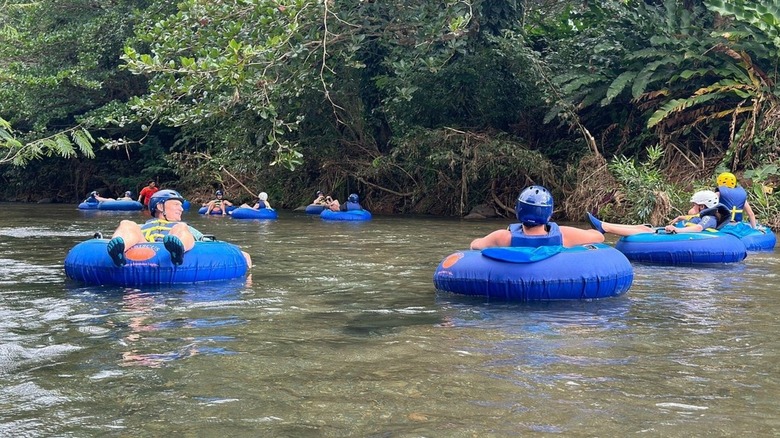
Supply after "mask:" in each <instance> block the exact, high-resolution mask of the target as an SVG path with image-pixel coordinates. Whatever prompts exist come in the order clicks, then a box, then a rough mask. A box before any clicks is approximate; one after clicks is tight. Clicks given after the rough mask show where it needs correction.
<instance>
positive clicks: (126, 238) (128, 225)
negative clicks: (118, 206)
mask: <svg viewBox="0 0 780 438" xmlns="http://www.w3.org/2000/svg"><path fill="white" fill-rule="evenodd" d="M144 241H146V238H144V234H143V232H141V226H140V225H138V224H137V223H135V222H133V221H129V220H123V221H121V222H119V226H118V227H117V228H116V230H114V234H112V235H111V240H109V241H108V245H106V251H108V255H109V256H110V257H111V260H112V261H113V262H114V264H115V265H117V266H123V265H124V264H125V263H127V261H126V260H125V251H127V250H128V249H130V248H132V247H133V246H134V245H136V244H138V243H141V242H144Z"/></svg>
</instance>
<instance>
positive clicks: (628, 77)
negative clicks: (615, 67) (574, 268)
mask: <svg viewBox="0 0 780 438" xmlns="http://www.w3.org/2000/svg"><path fill="white" fill-rule="evenodd" d="M636 75H637V73H636V72H635V71H625V72H623V73H621V74H620V75H619V76H618V77H617V78H615V80H614V81H612V83H611V84H609V88H608V89H607V97H606V98H605V99H604V100H603V101H602V102H601V106H606V105H609V103H611V102H612V99H614V98H615V97H617V96H618V95H619V94H620V93H621V92H623V90H624V89H625V88H626V86H627V85H628V83H629V82H631V81H633V80H634V78H635V77H636Z"/></svg>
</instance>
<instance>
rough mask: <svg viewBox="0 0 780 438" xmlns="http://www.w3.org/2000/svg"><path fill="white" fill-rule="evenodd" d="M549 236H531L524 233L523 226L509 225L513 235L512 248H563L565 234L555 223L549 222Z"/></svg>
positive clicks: (547, 226)
mask: <svg viewBox="0 0 780 438" xmlns="http://www.w3.org/2000/svg"><path fill="white" fill-rule="evenodd" d="M545 229H546V230H547V235H545V236H529V235H527V234H525V233H523V224H511V225H509V232H511V233H512V243H510V246H526V247H532V248H538V247H540V246H562V245H563V234H561V229H560V228H559V227H558V224H556V223H555V222H547V225H545Z"/></svg>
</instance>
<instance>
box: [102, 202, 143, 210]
mask: <svg viewBox="0 0 780 438" xmlns="http://www.w3.org/2000/svg"><path fill="white" fill-rule="evenodd" d="M143 208H144V206H143V204H141V203H140V202H138V201H103V202H101V203H99V204H98V206H97V209H98V210H110V211H137V210H141V209H143Z"/></svg>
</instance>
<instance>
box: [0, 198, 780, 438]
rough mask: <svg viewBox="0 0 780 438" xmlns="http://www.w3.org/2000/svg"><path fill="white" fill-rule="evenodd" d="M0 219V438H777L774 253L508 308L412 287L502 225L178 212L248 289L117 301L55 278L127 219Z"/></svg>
mask: <svg viewBox="0 0 780 438" xmlns="http://www.w3.org/2000/svg"><path fill="white" fill-rule="evenodd" d="M1 207H2V209H3V216H2V218H0V436H26V437H38V436H73V437H75V436H123V437H124V436H133V437H136V436H140V437H145V436H163V435H171V436H198V437H211V436H219V437H224V436H231V437H234V436H246V437H257V436H268V437H271V436H273V437H277V436H278V437H299V436H304V437H342V436H365V437H477V436H479V437H491V436H495V437H501V436H566V437H592V436H628V435H631V436H663V437H676V436H679V437H688V436H704V435H706V436H724V437H726V436H738V435H742V434H751V435H756V436H777V435H779V434H780V407H778V403H777V400H778V399H780V360H779V359H780V357H779V356H780V336H779V335H778V333H780V318H778V315H779V314H780V300H778V298H777V297H778V292H777V289H778V285H780V280H779V279H778V276H779V275H780V256H778V253H777V252H774V253H771V252H770V253H751V254H750V255H749V256H748V258H747V259H746V260H745V261H744V262H741V263H738V264H734V265H730V266H723V267H717V268H682V267H650V266H642V265H635V266H634V268H635V280H634V284H633V286H632V288H631V290H630V291H629V292H628V293H627V294H626V295H624V296H622V297H619V298H611V299H605V300H600V301H592V302H553V303H529V304H512V303H500V302H490V301H486V300H481V299H476V300H475V299H468V298H466V297H459V296H454V295H451V294H447V293H442V292H438V293H437V292H436V291H435V290H434V288H433V284H432V275H433V271H434V269H435V268H436V266H437V264H438V263H439V261H440V260H441V259H442V258H444V257H445V256H447V255H448V254H450V253H452V252H454V251H456V250H458V249H463V248H465V247H466V246H467V245H468V243H469V242H470V240H471V239H472V238H474V237H477V236H480V235H484V234H486V233H487V232H489V231H492V230H494V229H497V228H501V227H504V226H505V225H506V223H507V222H504V221H489V222H465V221H459V220H451V219H438V218H427V217H382V216H375V217H374V219H373V220H372V221H370V222H361V223H328V222H323V221H321V220H320V219H319V217H316V216H315V217H307V216H306V215H304V214H302V213H293V212H281V213H280V217H279V220H277V221H265V222H261V221H238V220H233V219H230V218H222V217H203V216H199V215H197V214H193V213H188V214H187V215H186V216H185V219H186V220H188V221H189V222H190V223H191V224H192V225H194V226H195V227H196V228H198V229H200V230H201V231H203V232H205V233H206V234H214V235H216V236H217V237H218V238H219V239H221V240H227V241H230V242H232V243H236V244H238V245H239V246H241V247H242V249H244V250H245V251H247V252H248V253H249V254H250V255H251V256H252V257H253V259H254V262H255V267H254V268H253V269H252V270H251V276H250V277H247V278H246V279H241V280H234V281H229V282H222V283H208V284H196V285H183V286H178V287H172V288H162V289H159V288H158V289H155V288H140V289H123V288H118V287H90V286H84V285H80V284H74V283H72V282H70V281H68V280H66V278H65V274H64V270H63V266H62V264H63V259H64V257H65V254H66V253H67V251H68V250H69V249H70V248H71V247H73V246H74V245H75V244H77V243H78V242H80V241H82V240H85V239H87V238H89V237H91V236H92V234H93V233H94V232H96V231H100V232H103V233H104V234H106V235H109V234H110V233H111V231H112V230H113V228H114V227H115V226H116V224H117V223H118V221H119V220H120V219H123V218H131V219H134V220H136V221H137V222H142V221H143V220H144V219H145V218H144V217H143V216H142V215H141V214H140V213H116V212H90V213H85V212H80V211H78V210H77V209H76V208H75V206H70V205H67V206H65V205H19V204H3V205H2V206H1Z"/></svg>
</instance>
